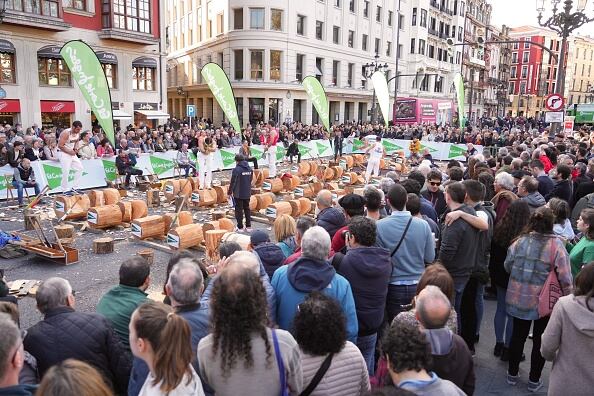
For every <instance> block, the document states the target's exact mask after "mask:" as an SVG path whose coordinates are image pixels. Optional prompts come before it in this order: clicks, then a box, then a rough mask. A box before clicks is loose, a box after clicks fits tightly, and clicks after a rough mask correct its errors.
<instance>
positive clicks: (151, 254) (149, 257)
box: [136, 249, 155, 265]
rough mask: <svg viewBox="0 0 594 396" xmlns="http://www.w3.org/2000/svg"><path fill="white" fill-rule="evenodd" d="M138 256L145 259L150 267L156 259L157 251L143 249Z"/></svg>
mask: <svg viewBox="0 0 594 396" xmlns="http://www.w3.org/2000/svg"><path fill="white" fill-rule="evenodd" d="M136 255H138V256H140V257H143V258H144V259H145V260H146V262H147V263H149V265H153V261H154V259H155V251H154V250H153V249H142V250H139V251H138V252H137V253H136Z"/></svg>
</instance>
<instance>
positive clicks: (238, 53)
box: [233, 49, 243, 81]
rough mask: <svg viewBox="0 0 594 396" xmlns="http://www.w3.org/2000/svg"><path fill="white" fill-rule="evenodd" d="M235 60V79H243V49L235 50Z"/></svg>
mask: <svg viewBox="0 0 594 396" xmlns="http://www.w3.org/2000/svg"><path fill="white" fill-rule="evenodd" d="M233 58H234V59H233V60H234V62H235V69H234V70H235V79H236V80H238V81H239V80H243V50H241V49H240V50H234V51H233Z"/></svg>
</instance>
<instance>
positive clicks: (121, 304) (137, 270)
mask: <svg viewBox="0 0 594 396" xmlns="http://www.w3.org/2000/svg"><path fill="white" fill-rule="evenodd" d="M150 271H151V267H150V265H149V263H148V262H147V261H146V260H145V259H144V258H143V257H140V256H135V257H131V258H129V259H127V260H125V261H124V262H123V263H122V265H121V266H120V284H119V285H117V286H114V287H113V288H111V289H110V290H109V291H108V292H107V293H105V295H104V296H103V297H101V299H100V300H99V303H98V304H97V312H98V313H100V314H101V315H103V316H105V317H106V318H107V320H108V321H109V323H110V324H111V326H112V327H113V329H114V330H115V332H116V334H117V335H118V336H119V337H120V341H121V342H122V344H123V345H124V346H125V347H126V348H127V349H128V350H130V341H129V337H130V330H129V327H128V326H129V325H130V318H131V317H132V313H133V312H134V310H135V309H136V308H137V307H138V306H139V305H140V304H142V303H144V302H145V301H146V300H147V294H146V290H147V289H148V287H149V285H150V282H151V280H150V276H149V275H150Z"/></svg>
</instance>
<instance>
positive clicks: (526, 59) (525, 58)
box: [522, 51, 530, 63]
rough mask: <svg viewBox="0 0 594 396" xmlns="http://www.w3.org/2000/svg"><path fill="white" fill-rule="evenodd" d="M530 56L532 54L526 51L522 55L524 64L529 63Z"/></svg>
mask: <svg viewBox="0 0 594 396" xmlns="http://www.w3.org/2000/svg"><path fill="white" fill-rule="evenodd" d="M529 56H530V52H526V51H524V53H522V63H528V57H529Z"/></svg>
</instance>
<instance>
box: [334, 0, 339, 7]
mask: <svg viewBox="0 0 594 396" xmlns="http://www.w3.org/2000/svg"><path fill="white" fill-rule="evenodd" d="M334 7H338V8H340V0H334Z"/></svg>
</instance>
